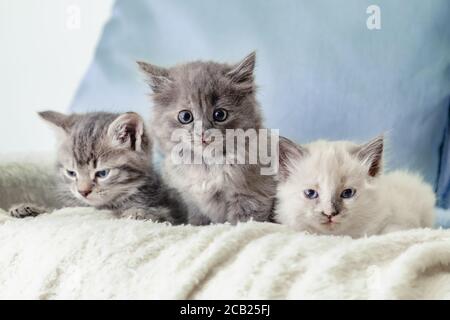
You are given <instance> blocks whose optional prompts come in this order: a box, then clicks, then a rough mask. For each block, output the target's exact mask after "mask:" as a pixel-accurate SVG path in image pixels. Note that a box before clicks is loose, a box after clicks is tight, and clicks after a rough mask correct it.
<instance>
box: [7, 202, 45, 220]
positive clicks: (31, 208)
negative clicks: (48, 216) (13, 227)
mask: <svg viewBox="0 0 450 320" xmlns="http://www.w3.org/2000/svg"><path fill="white" fill-rule="evenodd" d="M46 212H47V209H45V208H42V207H39V206H37V205H34V204H28V203H22V204H19V205H16V206H13V207H12V208H11V209H9V214H10V215H11V216H12V217H14V218H26V217H36V216H38V215H41V214H43V213H46Z"/></svg>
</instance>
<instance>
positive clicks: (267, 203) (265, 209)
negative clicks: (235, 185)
mask: <svg viewBox="0 0 450 320" xmlns="http://www.w3.org/2000/svg"><path fill="white" fill-rule="evenodd" d="M272 207H273V204H272V200H270V199H269V198H267V199H263V201H258V199H257V196H255V197H250V196H244V195H236V196H235V197H234V199H233V201H230V202H229V206H228V214H227V221H228V222H230V223H232V224H236V223H238V222H246V221H249V220H250V219H253V220H255V221H269V220H270V216H271V213H272Z"/></svg>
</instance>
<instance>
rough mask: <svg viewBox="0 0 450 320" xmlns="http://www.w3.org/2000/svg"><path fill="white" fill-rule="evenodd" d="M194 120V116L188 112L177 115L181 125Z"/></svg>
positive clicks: (184, 111) (183, 111)
mask: <svg viewBox="0 0 450 320" xmlns="http://www.w3.org/2000/svg"><path fill="white" fill-rule="evenodd" d="M192 120H194V116H193V115H192V113H191V112H190V111H189V110H182V111H180V113H178V121H180V123H182V124H188V123H191V122H192Z"/></svg>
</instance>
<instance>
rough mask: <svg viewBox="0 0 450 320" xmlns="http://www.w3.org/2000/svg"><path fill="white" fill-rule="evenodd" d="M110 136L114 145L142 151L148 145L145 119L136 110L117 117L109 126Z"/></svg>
mask: <svg viewBox="0 0 450 320" xmlns="http://www.w3.org/2000/svg"><path fill="white" fill-rule="evenodd" d="M108 137H109V139H110V140H111V143H112V146H113V147H120V148H127V149H131V150H135V151H142V150H145V149H146V148H147V146H148V141H147V138H146V136H145V132H144V120H143V119H142V118H141V116H140V115H138V114H137V113H135V112H127V113H124V114H121V115H120V116H119V117H117V119H116V120H114V121H113V122H112V123H111V124H110V125H109V127H108Z"/></svg>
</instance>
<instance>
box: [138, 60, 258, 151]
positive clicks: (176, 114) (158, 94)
mask: <svg viewBox="0 0 450 320" xmlns="http://www.w3.org/2000/svg"><path fill="white" fill-rule="evenodd" d="M138 64H139V66H140V68H141V69H142V70H143V71H144V73H145V74H146V77H147V79H148V83H149V85H150V87H151V89H152V92H153V94H152V98H153V102H154V107H153V125H152V128H154V133H153V135H154V136H155V137H156V139H157V141H158V143H159V145H160V147H161V148H162V150H163V151H164V152H165V153H166V154H167V153H169V152H170V151H171V150H172V149H173V147H174V146H175V145H176V144H177V142H174V141H171V135H172V133H173V132H174V130H176V129H185V132H186V136H184V137H183V139H185V141H193V139H194V136H196V137H197V139H196V141H199V143H200V144H203V145H206V144H208V143H209V142H211V140H212V138H211V135H210V134H209V133H210V132H209V133H208V132H207V130H209V129H217V130H220V132H222V134H223V133H224V132H225V129H238V128H240V129H244V130H245V129H248V128H256V129H257V128H259V127H260V126H261V116H260V110H259V106H258V104H257V102H256V100H255V83H254V76H253V71H254V67H255V53H251V54H250V55H249V56H247V57H246V58H245V59H243V60H242V61H241V62H239V63H237V64H235V65H228V64H220V63H215V62H200V61H198V62H191V63H187V64H183V65H178V66H175V67H172V68H167V69H166V68H161V67H157V66H154V65H151V64H148V63H145V62H138ZM194 128H195V130H194ZM216 132H218V131H216Z"/></svg>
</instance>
